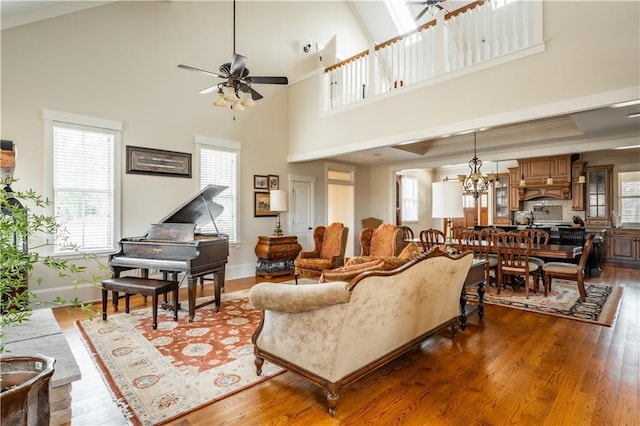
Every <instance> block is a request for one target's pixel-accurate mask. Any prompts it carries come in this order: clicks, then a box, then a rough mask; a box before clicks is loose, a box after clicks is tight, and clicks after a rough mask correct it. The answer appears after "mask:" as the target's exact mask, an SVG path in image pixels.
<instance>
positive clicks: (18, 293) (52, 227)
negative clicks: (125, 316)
mask: <svg viewBox="0 0 640 426" xmlns="http://www.w3.org/2000/svg"><path fill="white" fill-rule="evenodd" d="M6 142H9V141H2V150H1V151H0V152H1V154H2V156H1V157H0V160H2V161H1V162H0V166H1V175H0V177H1V178H2V179H3V181H4V188H3V189H2V190H0V210H1V212H0V253H2V256H1V257H0V354H3V353H5V352H6V348H5V345H4V339H3V330H5V327H11V326H16V325H19V324H21V323H23V322H24V321H27V320H29V318H30V317H31V313H32V306H33V304H34V303H39V302H38V301H37V300H36V294H35V293H34V292H33V291H31V290H30V289H29V281H30V279H31V281H32V282H37V283H40V282H41V279H39V278H38V279H33V273H34V267H35V266H36V265H38V264H40V265H43V266H44V267H46V268H49V269H51V270H53V271H55V273H57V275H58V276H59V277H61V278H66V279H69V280H70V281H71V282H73V284H74V286H75V287H76V288H77V286H78V285H79V284H81V283H86V282H93V283H96V282H98V281H99V279H100V277H99V276H92V277H91V278H90V279H88V280H87V279H84V278H83V273H84V272H85V271H86V268H87V267H86V266H79V265H76V264H74V263H72V262H70V261H69V260H66V259H60V258H55V257H53V256H48V255H42V254H40V253H39V249H41V248H43V247H42V246H45V245H47V244H60V243H61V240H60V238H61V236H62V235H63V233H62V232H61V231H62V228H61V227H60V225H59V224H58V223H57V222H56V218H55V217H53V216H51V215H48V214H46V207H47V206H48V205H49V204H50V202H49V200H47V199H46V198H44V197H42V196H41V195H38V194H37V193H36V192H34V191H33V190H27V191H25V192H13V190H12V189H11V184H12V183H13V182H14V179H13V167H14V164H15V162H14V155H15V154H14V152H13V142H11V143H10V145H8V144H7V143H6ZM7 148H9V149H7ZM41 234H46V235H51V236H53V239H49V240H45V241H52V242H51V243H47V242H45V243H41V244H40V245H39V246H38V245H34V246H32V247H30V243H31V242H33V241H36V237H37V236H39V235H41ZM83 257H84V258H85V259H86V258H87V257H91V258H93V259H94V260H96V261H97V259H96V258H95V256H83ZM101 266H102V265H101ZM53 303H54V304H56V305H66V304H69V303H70V304H72V305H74V306H80V307H82V309H83V310H84V311H89V312H94V309H93V307H92V306H91V304H84V303H82V302H81V301H80V300H78V298H77V297H76V298H74V300H72V301H70V302H66V301H65V300H63V299H62V298H60V297H57V298H56V299H55V300H54V301H53ZM54 362H55V360H53V359H51V358H49V357H47V356H44V355H39V354H34V356H32V357H31V356H27V357H25V356H2V357H0V385H1V387H2V389H1V392H0V405H1V406H2V420H3V422H4V421H9V422H10V423H13V420H15V422H16V423H20V424H43V425H45V424H48V423H49V416H50V410H49V381H50V378H51V376H52V374H53V369H54V367H53V366H54ZM7 407H9V408H8V411H7V410H5V408H7ZM11 407H12V408H11ZM7 416H9V417H7ZM15 416H18V417H15ZM11 419H13V420H11ZM34 422H35V423H34Z"/></svg>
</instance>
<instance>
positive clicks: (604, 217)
mask: <svg viewBox="0 0 640 426" xmlns="http://www.w3.org/2000/svg"><path fill="white" fill-rule="evenodd" d="M612 171H613V166H611V165H606V166H594V167H587V184H586V185H587V187H586V188H585V191H586V203H585V215H586V218H585V223H586V225H587V226H611V193H612V179H611V174H612Z"/></svg>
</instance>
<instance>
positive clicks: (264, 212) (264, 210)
mask: <svg viewBox="0 0 640 426" xmlns="http://www.w3.org/2000/svg"><path fill="white" fill-rule="evenodd" d="M253 216H254V217H269V216H276V212H272V211H271V195H270V194H269V193H268V192H254V193H253Z"/></svg>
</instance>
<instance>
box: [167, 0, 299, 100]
mask: <svg viewBox="0 0 640 426" xmlns="http://www.w3.org/2000/svg"><path fill="white" fill-rule="evenodd" d="M247 61H248V59H247V58H246V57H245V56H242V55H239V54H238V53H236V2H235V0H234V1H233V56H232V57H231V62H227V63H224V64H222V65H220V67H219V68H218V73H215V72H212V71H207V70H203V69H200V68H195V67H192V66H189V65H183V64H179V65H178V68H182V69H185V70H189V71H197V72H201V73H203V74H207V75H210V76H212V77H218V78H223V79H225V81H221V82H219V83H216V84H213V85H211V86H209V87H207V88H205V89H202V90H201V91H199V92H198V93H200V94H206V93H211V92H213V91H217V97H216V99H215V101H214V102H213V104H214V105H215V106H220V107H227V106H229V107H231V109H233V110H242V109H244V107H246V106H252V105H253V104H254V101H257V100H259V99H262V98H263V96H262V95H261V94H260V93H258V92H256V91H255V90H254V89H253V88H252V87H251V86H252V85H253V84H288V83H289V80H288V79H287V77H257V76H251V75H249V68H247V67H246V65H247ZM240 93H243V94H244V95H243V97H242V99H241V98H240V96H239V95H240Z"/></svg>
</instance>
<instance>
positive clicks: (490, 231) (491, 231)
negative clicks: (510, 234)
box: [482, 226, 506, 241]
mask: <svg viewBox="0 0 640 426" xmlns="http://www.w3.org/2000/svg"><path fill="white" fill-rule="evenodd" d="M482 231H484V232H486V233H487V235H488V236H489V238H491V240H492V241H493V239H494V238H495V236H496V235H498V234H502V233H504V232H506V231H505V230H504V229H502V228H498V227H495V226H489V227H487V228H484V229H482Z"/></svg>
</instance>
